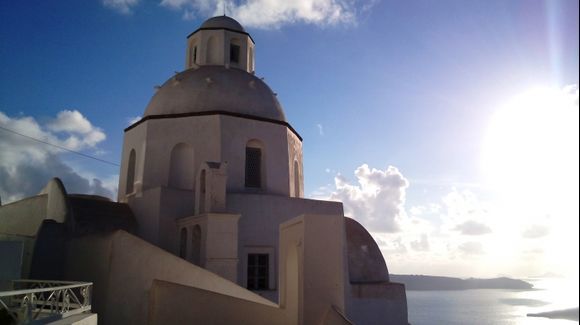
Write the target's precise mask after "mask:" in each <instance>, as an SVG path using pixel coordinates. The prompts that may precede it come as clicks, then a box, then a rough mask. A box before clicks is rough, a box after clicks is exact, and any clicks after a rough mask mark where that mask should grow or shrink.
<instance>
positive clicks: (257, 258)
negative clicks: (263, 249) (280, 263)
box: [247, 254, 270, 290]
mask: <svg viewBox="0 0 580 325" xmlns="http://www.w3.org/2000/svg"><path fill="white" fill-rule="evenodd" d="M269 266H270V256H269V255H268V254H248V282H247V288H248V289H249V290H268V289H269V286H268V284H269V282H270V280H269V279H270V277H269V271H268V270H269Z"/></svg>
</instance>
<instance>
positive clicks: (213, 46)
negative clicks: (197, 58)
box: [205, 36, 219, 64]
mask: <svg viewBox="0 0 580 325" xmlns="http://www.w3.org/2000/svg"><path fill="white" fill-rule="evenodd" d="M205 48H206V55H205V61H206V62H207V64H219V60H218V54H219V53H218V52H219V46H218V43H217V40H216V38H215V37H214V36H210V38H209V39H208V40H207V45H206V47H205Z"/></svg>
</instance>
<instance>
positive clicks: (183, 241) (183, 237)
mask: <svg viewBox="0 0 580 325" xmlns="http://www.w3.org/2000/svg"><path fill="white" fill-rule="evenodd" d="M186 255H187V229H186V228H185V227H184V228H181V231H180V233H179V257H181V258H186Z"/></svg>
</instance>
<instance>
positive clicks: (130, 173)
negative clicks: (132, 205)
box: [125, 149, 137, 194]
mask: <svg viewBox="0 0 580 325" xmlns="http://www.w3.org/2000/svg"><path fill="white" fill-rule="evenodd" d="M136 160H137V154H136V153H135V149H131V152H130V153H129V165H128V166H127V184H126V188H125V193H126V194H130V193H133V190H134V184H135V161H136Z"/></svg>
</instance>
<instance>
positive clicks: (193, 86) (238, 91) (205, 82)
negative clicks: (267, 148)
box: [143, 16, 286, 123]
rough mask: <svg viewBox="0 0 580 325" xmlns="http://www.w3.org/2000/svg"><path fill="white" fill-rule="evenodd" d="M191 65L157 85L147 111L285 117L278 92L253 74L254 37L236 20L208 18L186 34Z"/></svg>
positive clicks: (150, 113) (269, 118)
mask: <svg viewBox="0 0 580 325" xmlns="http://www.w3.org/2000/svg"><path fill="white" fill-rule="evenodd" d="M186 58H187V60H186V70H185V71H183V72H180V73H176V74H175V75H174V76H173V77H171V78H169V80H167V81H166V82H165V83H164V84H163V85H162V86H161V87H159V88H158V90H157V92H156V94H155V96H153V98H152V99H151V101H150V102H149V105H147V108H146V109H145V113H144V114H143V115H144V117H152V116H183V115H188V116H189V115H207V114H216V113H218V114H230V115H236V116H240V117H249V118H258V119H262V120H267V121H273V122H283V123H286V117H285V116H284V111H283V110H282V107H281V105H280V103H279V102H278V99H277V98H276V94H275V93H274V92H272V90H271V89H270V87H268V85H266V83H265V82H264V81H263V80H262V79H261V78H258V77H256V76H255V75H254V73H253V72H254V71H253V69H254V41H253V40H252V38H251V37H250V35H249V34H248V33H247V32H246V31H245V30H244V27H242V25H240V23H238V22H237V21H236V20H234V19H233V18H230V17H227V16H217V17H213V18H209V19H208V20H206V21H205V22H203V23H202V24H201V26H200V27H199V28H198V29H197V30H196V31H195V32H193V33H191V34H190V35H189V36H188V37H187V54H186Z"/></svg>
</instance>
